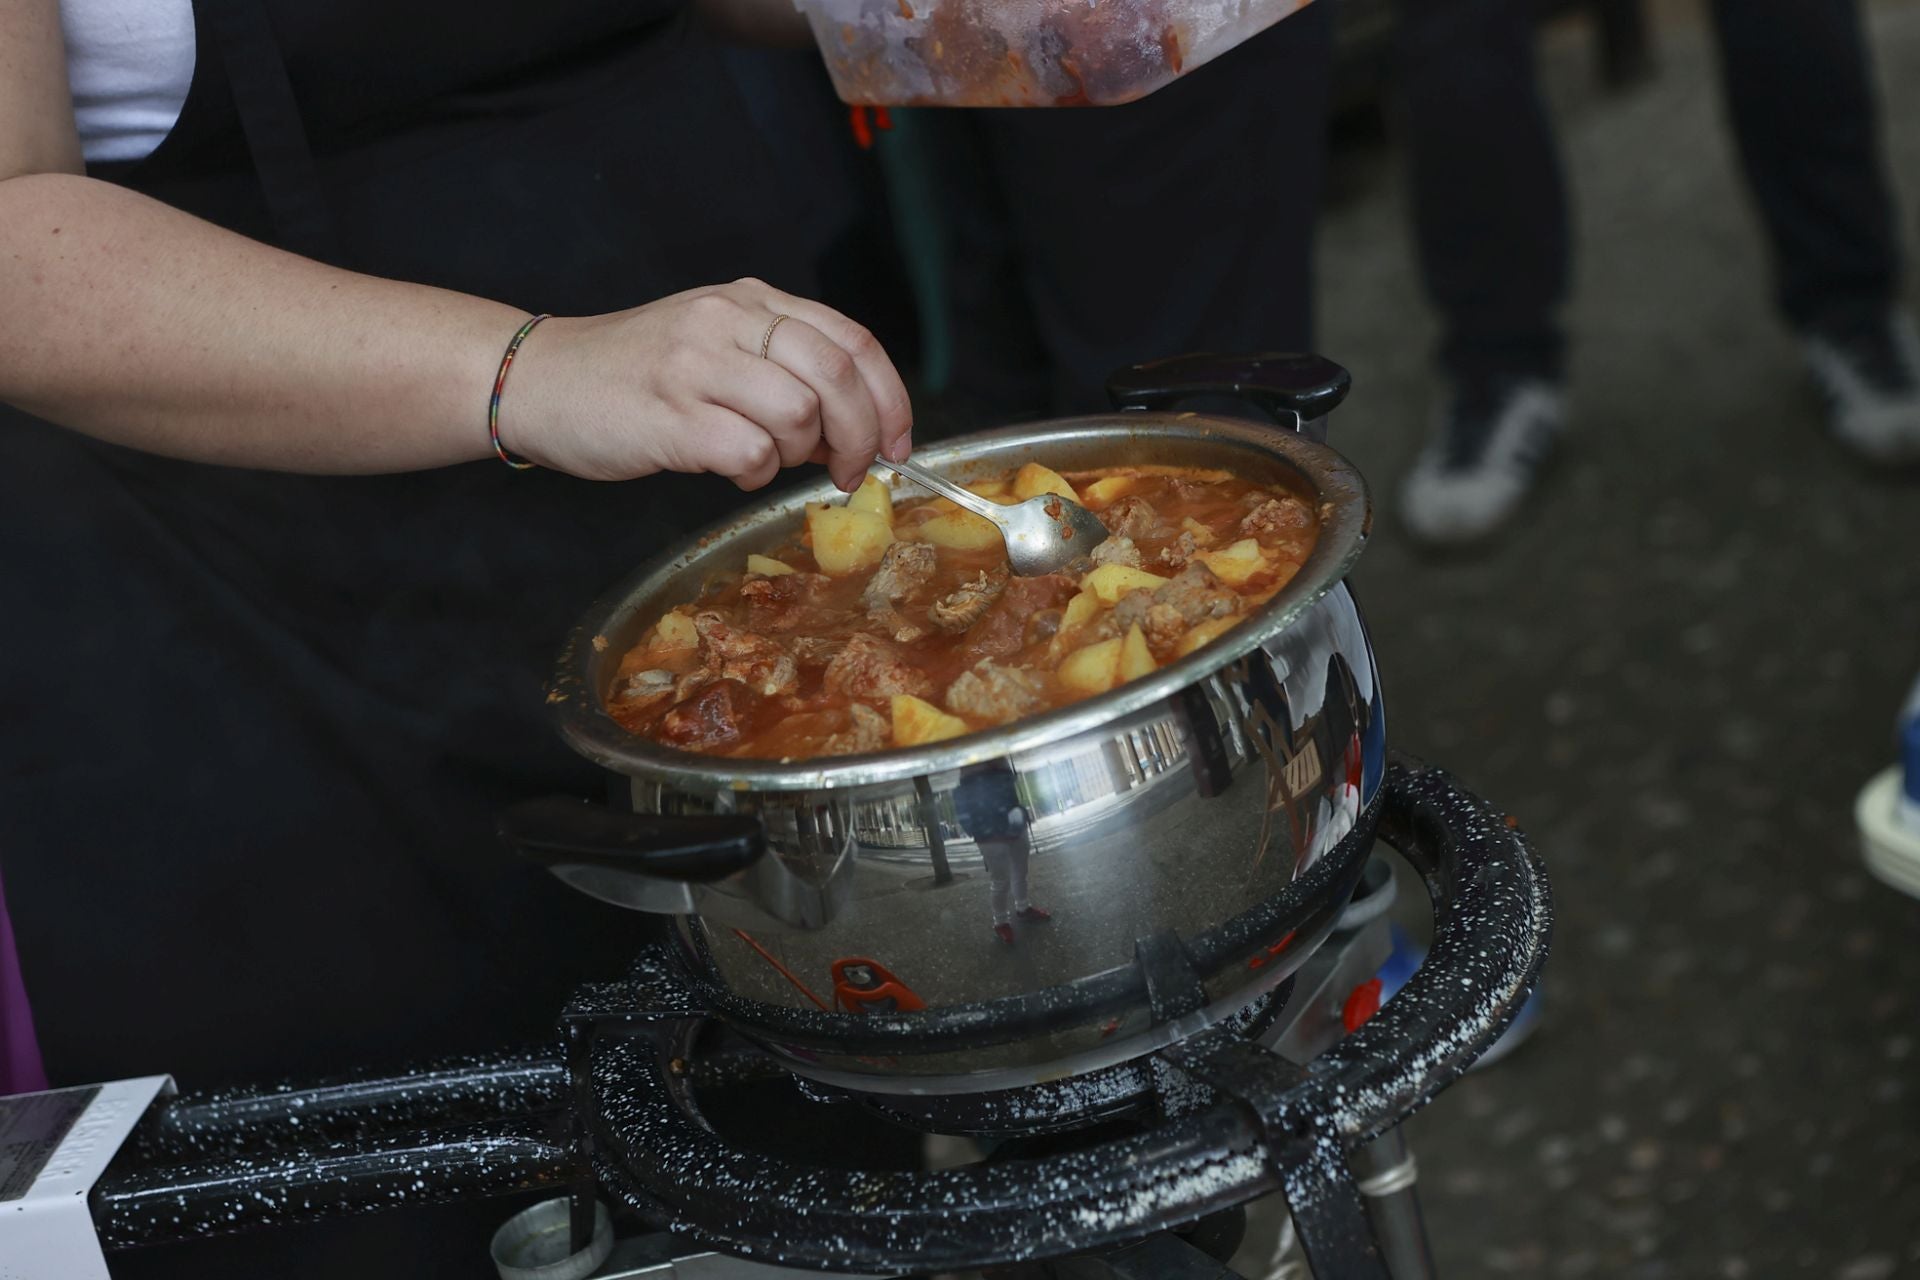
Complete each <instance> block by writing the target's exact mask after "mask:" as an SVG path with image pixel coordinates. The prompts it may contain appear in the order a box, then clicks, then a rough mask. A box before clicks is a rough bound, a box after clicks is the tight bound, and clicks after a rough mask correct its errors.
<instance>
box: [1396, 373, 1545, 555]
mask: <svg viewBox="0 0 1920 1280" xmlns="http://www.w3.org/2000/svg"><path fill="white" fill-rule="evenodd" d="M1566 417H1567V398H1566V392H1565V391H1564V390H1563V389H1562V388H1561V386H1560V384H1559V383H1558V382H1554V381H1551V380H1549V379H1546V378H1499V379H1489V380H1484V381H1471V382H1462V383H1460V384H1458V385H1457V386H1454V387H1453V388H1451V390H1450V391H1449V393H1448V395H1447V398H1446V400H1445V401H1444V402H1443V403H1442V406H1441V409H1440V411H1439V412H1438V413H1437V414H1436V415H1435V417H1434V424H1433V430H1432V434H1431V435H1429V436H1428V437H1427V447H1426V448H1425V449H1423V450H1422V451H1421V453H1420V458H1419V461H1417V462H1416V463H1414V467H1413V470H1412V471H1411V472H1409V473H1408V474H1407V478H1406V479H1405V480H1404V481H1403V482H1402V483H1401V487H1400V515H1401V518H1402V519H1403V520H1404V521H1405V522H1406V526H1407V529H1408V530H1409V531H1410V532H1411V533H1412V534H1413V535H1414V537H1416V538H1418V539H1419V540H1420V541H1422V542H1428V543H1433V544H1436V545H1442V544H1448V543H1462V542H1471V541H1473V540H1475V539H1477V538H1481V537H1484V536H1485V535H1487V534H1489V533H1492V532H1493V531H1494V530H1495V529H1497V528H1499V527H1500V526H1501V525H1502V524H1504V523H1506V521H1507V520H1508V519H1509V518H1510V517H1511V516H1512V515H1513V513H1514V512H1515V511H1517V510H1519V508H1520V503H1521V502H1522V501H1523V500H1524V499H1525V498H1526V496H1527V494H1528V493H1529V492H1531V491H1532V489H1533V486H1534V482H1535V481H1536V480H1537V479H1538V478H1539V475H1540V468H1541V466H1542V465H1543V464H1544V463H1545V462H1546V460H1547V458H1548V456H1549V455H1551V454H1552V452H1553V446H1554V442H1555V441H1556V440H1557V439H1558V438H1559V435H1560V432H1561V430H1562V429H1563V427H1564V426H1565V423H1566Z"/></svg>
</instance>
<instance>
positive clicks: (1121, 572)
mask: <svg viewBox="0 0 1920 1280" xmlns="http://www.w3.org/2000/svg"><path fill="white" fill-rule="evenodd" d="M1080 585H1081V586H1082V587H1084V588H1085V589H1086V590H1088V591H1091V592H1093V594H1094V595H1096V596H1098V597H1099V598H1100V599H1101V601H1103V602H1104V603H1106V604H1113V603H1115V602H1116V601H1118V600H1119V599H1120V597H1121V596H1123V595H1125V594H1127V592H1129V591H1151V590H1153V589H1154V588H1155V587H1164V586H1166V585H1167V580H1166V579H1165V578H1163V577H1161V576H1160V575H1159V574H1157V573H1148V572H1147V571H1146V570H1145V569H1134V568H1130V567H1128V566H1127V565H1124V564H1103V565H1101V566H1100V567H1099V568H1098V569H1095V570H1094V571H1093V572H1091V573H1089V574H1088V575H1087V576H1086V577H1085V578H1083V579H1081V583H1080Z"/></svg>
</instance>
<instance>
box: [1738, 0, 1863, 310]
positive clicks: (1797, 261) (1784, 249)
mask: <svg viewBox="0 0 1920 1280" xmlns="http://www.w3.org/2000/svg"><path fill="white" fill-rule="evenodd" d="M1713 13H1714V19H1715V22H1714V29H1715V31H1716V32H1717V34H1718V36H1719V43H1720V57H1721V76H1722V81H1723V85H1724V88H1725V91H1726V102H1727V115H1728V118H1729V120H1730V122H1731V124H1732V126H1733V136H1734V140H1735V142H1736V143H1737V144H1738V148H1739V153H1740V159H1741V162H1742V164H1743V166H1744V168H1745V171H1746V176H1747V181H1748V183H1749V184H1750V186H1751V187H1752V189H1753V196H1754V203H1755V204H1756V206H1757V207H1758V209H1759V213H1760V218H1761V221H1762V222H1763V223H1764V224H1765V226H1766V230H1767V238H1768V242H1769V245H1770V247H1771V249H1772V251H1773V256H1774V264H1775V271H1776V274H1777V279H1776V287H1777V292H1778V296H1779V301H1780V306H1781V309H1782V310H1783V311H1784V312H1785V313H1786V315H1787V318H1788V319H1789V320H1790V321H1791V322H1792V323H1793V325H1794V326H1795V327H1796V328H1804V327H1806V326H1807V325H1809V324H1813V323H1816V322H1817V321H1819V320H1820V319H1821V318H1822V313H1823V312H1828V311H1831V310H1834V309H1850V308H1858V307H1868V308H1873V309H1884V308H1885V307H1886V306H1887V304H1888V303H1890V302H1892V301H1893V298H1894V294H1895V290H1896V288H1897V287H1898V280H1899V274H1900V251H1899V242H1898V237H1897V235H1896V233H1895V229H1894V217H1893V198H1892V195H1891V193H1890V192H1889V191H1888V189H1887V182H1886V176H1885V173H1884V171H1883V168H1882V162H1881V156H1880V128H1879V105H1878V103H1877V102H1876V101H1875V95H1874V87H1873V69H1872V66H1871V65H1870V64H1869V62H1868V60H1867V50H1866V43H1865V39H1864V37H1863V35H1862V32H1861V29H1860V14H1859V10H1858V6H1857V4H1856V3H1855V0H1715V3H1714V6H1713Z"/></svg>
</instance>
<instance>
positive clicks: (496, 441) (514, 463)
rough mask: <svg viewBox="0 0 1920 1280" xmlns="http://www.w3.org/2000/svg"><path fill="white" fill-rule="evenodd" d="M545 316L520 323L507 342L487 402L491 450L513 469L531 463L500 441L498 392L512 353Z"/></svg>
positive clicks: (528, 466) (541, 314)
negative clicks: (517, 455)
mask: <svg viewBox="0 0 1920 1280" xmlns="http://www.w3.org/2000/svg"><path fill="white" fill-rule="evenodd" d="M546 318H547V315H546V313H545V312H542V313H540V314H539V315H537V316H535V317H533V318H532V319H531V320H529V321H527V322H526V323H525V324H523V325H521V326H520V332H518V333H516V334H514V335H513V341H512V342H509V343H508V344H507V354H506V355H504V356H501V357H500V373H499V374H498V376H496V377H495V378H494V380H493V399H492V400H490V401H488V402H487V437H488V438H489V439H491V440H492V441H493V452H494V453H495V455H497V456H498V457H499V459H500V461H502V462H504V463H506V464H507V465H508V466H510V467H512V468H513V469H514V470H515V471H527V470H531V469H532V467H533V464H532V463H531V462H528V461H527V460H526V459H525V458H516V457H514V456H513V455H512V454H510V453H508V452H507V446H505V445H503V444H501V443H500V392H501V391H502V390H504V389H505V388H506V385H507V370H509V369H511V368H513V357H514V353H515V352H517V351H519V350H520V344H521V343H523V342H525V341H526V340H527V335H528V334H530V333H532V332H533V331H534V329H535V327H536V326H538V325H539V323H540V322H541V321H542V320H545V319H546Z"/></svg>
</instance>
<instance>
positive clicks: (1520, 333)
mask: <svg viewBox="0 0 1920 1280" xmlns="http://www.w3.org/2000/svg"><path fill="white" fill-rule="evenodd" d="M1397 16H1398V20H1399V27H1398V32H1397V35H1396V45H1395V77H1394V82H1395V93H1394V101H1393V106H1394V118H1395V122H1396V126H1397V130H1398V133H1399V135H1400V138H1401V140H1402V142H1403V144H1404V146H1405V148H1406V152H1407V174H1408V187H1409V191H1410V196H1411V213H1412V220H1413V235H1414V245H1415V248H1416V251H1417V253H1418V257H1419V261H1420V269H1421V276H1422V279H1423V281H1424V283H1425V285H1426V291H1427V295H1428V297H1429V298H1430V299H1431V300H1432V302H1433V304H1434V307H1435V309H1436V310H1437V311H1438V312H1439V315H1440V323H1441V330H1442V337H1441V343H1440V349H1439V353H1438V356H1439V365H1440V372H1441V376H1442V378H1443V380H1444V383H1445V386H1444V389H1443V391H1442V393H1441V395H1440V396H1439V397H1438V404H1437V406H1436V412H1435V420H1434V423H1433V426H1432V428H1431V433H1430V437H1429V441H1428V444H1427V447H1426V449H1425V450H1424V451H1423V452H1422V454H1421V456H1420V459H1419V461H1418V462H1417V463H1416V464H1415V466H1414V469H1413V471H1412V473H1411V474H1410V475H1409V476H1408V477H1407V480H1406V484H1405V485H1404V486H1403V489H1402V492H1401V514H1402V516H1403V518H1404V520H1405V523H1406V525H1407V528H1408V529H1409V531H1410V532H1412V533H1413V534H1414V535H1415V536H1416V537H1419V538H1421V539H1422V540H1423V541H1428V542H1435V543H1455V542H1464V541H1468V540H1471V539H1474V538H1478V537H1481V536H1483V535H1485V534H1487V533H1489V532H1491V531H1493V530H1494V529H1496V528H1498V527H1499V526H1500V525H1501V524H1503V523H1504V522H1505V521H1506V520H1507V519H1509V518H1510V517H1511V516H1512V515H1513V513H1514V512H1515V511H1516V510H1518V508H1519V506H1520V504H1521V502H1522V500H1523V499H1524V498H1525V497H1526V495H1527V493H1528V492H1529V490H1530V489H1531V488H1532V486H1533V483H1534V480H1535V478H1536V476H1537V475H1538V472H1539V468H1540V464H1541V463H1542V462H1543V461H1544V460H1545V458H1546V456H1547V454H1548V453H1549V452H1550V451H1551V449H1552V446H1553V441H1554V439H1555V437H1556V436H1557V435H1558V434H1559V431H1560V429H1561V426H1562V424H1563V422H1564V419H1565V408H1564V396H1563V393H1562V391H1561V383H1562V379H1563V364H1564V361H1565V347H1566V340H1565V336H1564V335H1563V333H1562V332H1561V329H1560V323H1559V318H1558V312H1559V309H1560V307H1561V305H1562V303H1563V302H1564V301H1565V299H1566V294H1567V280H1568V275H1569V254H1570V249H1569V232H1568V225H1567V224H1568V211H1567V198H1566V189H1565V183H1564V180H1563V178H1562V174H1561V170H1560V158H1559V154H1558V150H1557V148H1556V146H1555V141H1554V136H1553V125H1552V120H1551V118H1550V117H1549V115H1548V113H1547V107H1546V103H1545V101H1544V100H1543V99H1542V97H1541V94H1540V87H1539V84H1538V82H1537V78H1536V75H1535V68H1534V51H1533V40H1534V26H1533V23H1534V15H1533V9H1532V6H1530V5H1529V4H1527V3H1525V2H1524V0H1400V4H1399V6H1398V10H1397Z"/></svg>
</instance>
